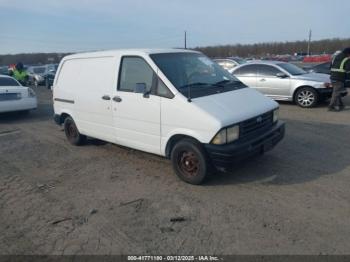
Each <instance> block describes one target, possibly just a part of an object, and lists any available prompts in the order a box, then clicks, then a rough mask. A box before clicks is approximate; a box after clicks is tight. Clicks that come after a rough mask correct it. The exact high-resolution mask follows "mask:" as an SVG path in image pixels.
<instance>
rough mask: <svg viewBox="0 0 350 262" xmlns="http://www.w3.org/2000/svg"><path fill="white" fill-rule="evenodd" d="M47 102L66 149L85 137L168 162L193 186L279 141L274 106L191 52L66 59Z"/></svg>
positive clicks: (116, 53) (280, 133)
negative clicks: (212, 170) (61, 127)
mask: <svg viewBox="0 0 350 262" xmlns="http://www.w3.org/2000/svg"><path fill="white" fill-rule="evenodd" d="M53 99H54V112H55V121H56V123H57V124H59V125H62V124H63V125H64V130H65V134H66V136H67V138H68V141H69V142H70V143H72V144H74V145H79V144H81V143H83V141H84V140H85V139H86V136H89V137H94V138H98V139H101V140H105V141H109V142H111V143H115V144H119V145H123V146H127V147H130V148H134V149H138V150H142V151H145V152H149V153H153V154H157V155H161V156H164V157H167V158H170V159H171V160H172V163H173V167H174V170H175V172H176V174H177V175H178V176H179V177H180V178H181V179H183V180H184V181H186V182H188V183H191V184H200V183H201V182H202V181H203V180H204V179H205V178H206V177H207V175H208V173H209V170H210V166H212V165H213V166H214V167H216V168H218V169H220V170H225V169H226V168H228V167H230V166H231V165H232V163H234V162H237V161H239V160H241V159H242V158H245V157H248V156H252V155H256V154H261V153H264V152H266V151H268V150H270V149H272V148H273V147H274V146H275V145H276V144H277V143H278V142H279V141H280V140H281V139H282V138H283V136H284V123H283V122H281V121H278V104H277V103H276V102H275V101H273V100H272V99H270V98H267V97H265V96H263V95H261V94H260V93H259V92H257V91H255V90H254V89H251V88H247V87H246V86H245V85H244V84H242V83H241V82H240V81H238V79H236V78H235V77H233V76H232V75H231V74H229V73H228V72H226V71H225V70H224V69H222V68H221V67H220V66H219V65H218V64H217V63H215V62H213V61H212V60H210V59H209V58H208V57H206V56H204V55H203V54H202V53H199V52H195V51H189V50H179V49H169V50H116V51H104V52H96V53H84V54H76V55H70V56H67V57H65V58H63V59H62V61H61V63H60V66H59V68H58V70H57V74H56V77H55V81H54V85H53Z"/></svg>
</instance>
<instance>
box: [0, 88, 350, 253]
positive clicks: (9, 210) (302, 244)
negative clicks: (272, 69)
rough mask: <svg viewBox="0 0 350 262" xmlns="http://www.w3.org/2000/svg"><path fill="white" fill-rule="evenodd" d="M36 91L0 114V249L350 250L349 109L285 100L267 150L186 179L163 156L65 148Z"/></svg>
mask: <svg viewBox="0 0 350 262" xmlns="http://www.w3.org/2000/svg"><path fill="white" fill-rule="evenodd" d="M37 92H38V95H39V98H40V105H39V109H38V110H36V111H35V112H32V113H31V114H30V115H28V116H23V115H18V114H6V115H2V116H0V232H1V234H0V253H1V254H320V253H322V254H350V241H349V240H350V219H349V218H350V208H349V207H350V205H349V203H350V189H349V188H350V109H349V108H348V110H346V111H344V112H340V113H332V112H327V111H326V106H320V107H318V108H315V109H310V110H307V109H301V108H299V107H297V106H295V105H291V104H288V103H284V104H282V105H281V118H282V119H283V120H285V121H286V122H287V133H286V137H285V139H284V140H283V141H282V142H281V143H280V144H279V145H278V146H277V147H276V148H275V149H274V150H273V151H271V152H269V153H267V154H266V155H265V156H263V157H261V158H257V159H254V160H251V161H246V162H244V163H242V164H241V165H239V166H237V168H236V170H235V172H232V173H230V174H217V175H216V176H215V177H214V178H212V179H211V180H210V181H209V182H208V183H207V184H206V185H204V186H191V185H188V184H185V183H184V182H182V181H180V180H179V179H178V178H177V177H176V176H175V175H174V173H173V171H172V168H171V165H170V162H169V161H168V160H165V159H163V158H160V157H157V156H154V155H150V154H146V153H142V152H137V151H134V150H130V149H126V148H121V147H118V146H116V145H112V144H107V143H101V142H98V141H95V140H91V141H89V143H88V144H87V145H85V146H82V147H73V146H71V145H69V144H68V143H67V142H66V139H65V136H64V133H63V132H62V130H61V128H60V127H58V126H56V125H55V124H54V123H53V121H52V114H53V111H52V105H51V97H50V96H51V93H50V91H48V90H45V89H44V88H42V87H40V88H39V89H38V90H37ZM345 101H346V104H347V106H350V97H347V99H346V100H345ZM178 217H181V218H184V221H178V222H176V221H175V222H172V221H171V219H172V218H178Z"/></svg>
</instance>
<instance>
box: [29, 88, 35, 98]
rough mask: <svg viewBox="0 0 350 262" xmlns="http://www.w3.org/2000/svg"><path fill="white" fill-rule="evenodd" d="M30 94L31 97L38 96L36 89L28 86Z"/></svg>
mask: <svg viewBox="0 0 350 262" xmlns="http://www.w3.org/2000/svg"><path fill="white" fill-rule="evenodd" d="M28 96H29V97H35V96H36V95H35V92H34V90H33V89H31V88H30V87H28Z"/></svg>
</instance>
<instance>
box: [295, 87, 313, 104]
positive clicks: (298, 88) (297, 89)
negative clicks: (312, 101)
mask: <svg viewBox="0 0 350 262" xmlns="http://www.w3.org/2000/svg"><path fill="white" fill-rule="evenodd" d="M302 88H311V89H313V90H315V91H316V93H317V94H318V92H317V89H316V88H315V87H313V86H309V85H302V86H299V87H297V88H296V89H295V90H294V92H293V102H295V103H296V95H297V93H298V91H299V90H300V89H302Z"/></svg>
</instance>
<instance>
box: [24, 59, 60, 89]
mask: <svg viewBox="0 0 350 262" xmlns="http://www.w3.org/2000/svg"><path fill="white" fill-rule="evenodd" d="M57 68H58V64H49V65H41V66H31V67H29V68H28V74H29V81H30V83H31V84H32V85H34V86H39V85H44V86H46V87H47V88H50V87H51V86H52V84H53V80H54V78H55V74H56V70H57Z"/></svg>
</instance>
